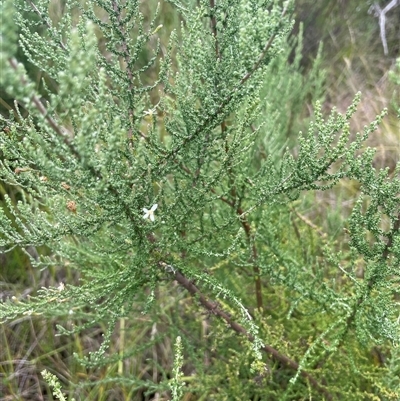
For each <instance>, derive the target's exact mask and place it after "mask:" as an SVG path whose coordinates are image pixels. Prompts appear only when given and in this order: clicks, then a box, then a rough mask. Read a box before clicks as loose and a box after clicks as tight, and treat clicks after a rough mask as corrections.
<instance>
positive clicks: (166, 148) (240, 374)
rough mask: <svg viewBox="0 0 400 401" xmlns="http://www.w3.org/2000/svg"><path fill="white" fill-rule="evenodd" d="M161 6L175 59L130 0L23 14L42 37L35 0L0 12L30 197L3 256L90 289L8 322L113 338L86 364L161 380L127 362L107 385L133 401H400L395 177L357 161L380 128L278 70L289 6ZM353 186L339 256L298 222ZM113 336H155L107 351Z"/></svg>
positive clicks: (286, 66)
mask: <svg viewBox="0 0 400 401" xmlns="http://www.w3.org/2000/svg"><path fill="white" fill-rule="evenodd" d="M170 3H171V6H168V7H170V8H168V10H169V12H170V13H171V15H172V13H175V14H173V15H175V16H178V15H179V17H176V18H177V19H178V18H179V21H180V24H179V25H177V27H176V29H174V30H173V31H172V32H171V34H170V38H169V40H168V43H167V44H165V43H166V42H165V41H164V39H165V35H166V32H165V31H166V30H167V29H168V27H167V26H166V27H163V26H162V25H161V24H160V23H159V22H160V18H161V17H162V16H160V15H159V10H158V11H156V12H155V13H154V15H153V16H152V18H150V19H149V18H146V17H147V14H146V16H145V15H144V14H143V13H142V12H141V5H140V2H139V1H129V2H117V1H111V2H105V1H103V0H92V1H87V2H75V1H73V0H68V1H66V2H65V7H66V9H65V12H64V13H63V14H62V17H61V18H60V19H59V20H57V21H56V20H52V19H51V18H49V17H48V15H47V7H48V4H47V2H45V1H38V2H29V4H28V5H27V7H28V9H30V10H31V12H33V13H36V14H37V16H39V17H40V21H41V22H40V24H44V26H45V27H46V30H45V32H44V33H43V34H41V35H39V34H37V33H35V32H34V31H33V29H35V25H34V24H33V23H32V22H29V21H32V20H33V19H32V18H30V19H29V18H28V17H26V15H25V14H24V12H25V13H26V12H27V10H25V8H24V7H25V6H19V4H16V5H13V2H12V1H8V0H7V1H3V2H2V6H1V7H2V9H1V11H2V15H3V20H4V21H3V22H4V23H3V24H2V26H1V38H2V49H1V62H0V68H1V71H2V74H1V78H0V85H1V86H3V87H4V88H5V89H6V90H7V93H8V94H9V95H10V96H11V97H12V98H14V99H16V103H15V108H14V110H13V112H12V113H11V114H10V115H9V116H7V117H3V118H2V121H3V124H4V126H5V128H4V130H3V132H2V134H1V136H0V146H1V148H0V149H1V152H2V158H1V165H0V175H1V179H2V181H3V183H5V184H7V185H9V186H16V187H18V188H19V189H20V190H21V200H19V201H18V202H17V203H12V202H11V200H10V199H9V198H8V197H7V196H5V198H4V204H5V206H4V208H3V209H0V212H1V215H0V216H1V217H0V233H1V237H0V238H1V239H0V246H1V247H3V250H4V252H9V251H11V250H13V249H14V248H15V247H19V248H21V249H27V248H29V247H35V248H37V249H39V250H41V249H43V251H40V252H38V254H37V253H35V254H34V256H32V252H31V253H29V252H27V254H28V255H29V257H30V259H31V264H32V266H34V267H35V268H36V269H46V268H49V267H57V268H61V267H64V268H68V269H72V270H75V271H77V272H79V275H80V280H79V282H78V283H73V282H71V283H70V282H66V283H64V282H62V283H60V284H59V286H55V287H44V288H41V289H40V290H39V291H37V294H35V296H32V297H30V298H29V299H25V298H24V297H16V296H14V297H10V298H9V299H7V300H6V301H4V302H2V303H1V304H0V319H1V320H2V321H3V323H5V322H7V321H12V320H14V319H16V318H18V317H21V316H24V315H29V316H40V317H41V318H46V319H56V320H59V322H62V321H63V320H62V317H65V316H66V317H68V321H67V323H66V324H64V325H59V326H58V333H59V334H77V333H82V332H84V331H87V330H88V329H90V328H93V327H105V330H104V333H103V342H102V344H101V346H100V347H99V349H98V350H96V351H94V352H90V353H89V354H87V355H85V356H83V357H79V356H78V355H76V357H77V358H78V360H79V362H80V363H81V364H83V365H84V366H86V367H87V368H96V367H102V366H106V365H110V364H113V363H115V362H118V363H119V364H122V362H123V361H125V362H126V361H128V360H130V359H132V358H137V359H135V360H136V361H138V363H140V364H141V366H143V369H145V370H147V371H150V372H153V374H148V375H145V378H144V379H143V378H142V376H143V375H141V374H135V372H133V371H130V370H128V369H126V370H124V367H123V366H124V365H119V368H118V371H117V372H115V371H112V372H110V373H109V374H108V375H107V376H106V377H105V378H104V379H103V383H108V384H110V385H111V386H112V387H117V386H120V387H124V388H126V389H130V390H129V391H131V392H130V393H129V394H130V395H129V397H133V396H137V397H139V395H138V394H139V392H140V391H142V389H143V388H144V389H145V391H147V394H148V396H149V395H150V394H153V395H155V394H158V396H159V397H160V396H162V397H164V399H167V398H168V394H172V396H173V398H174V399H176V400H178V399H183V398H182V397H183V394H184V393H188V394H189V393H191V394H192V396H193V397H198V398H196V399H208V400H246V399H251V400H256V399H268V400H285V399H287V400H303V399H311V398H313V399H325V400H333V399H346V400H360V399H387V400H395V399H397V397H398V395H397V391H398V381H397V380H396V379H395V378H396V369H397V368H396V363H395V362H393V361H394V360H395V359H396V358H397V356H396V355H397V353H396V352H395V349H394V348H393V344H395V343H397V341H398V324H397V316H398V308H397V303H396V294H397V293H396V291H397V290H396V288H397V285H398V279H399V274H398V267H399V257H400V247H399V238H400V237H399V227H400V215H399V203H400V201H399V199H400V198H399V196H398V194H399V189H400V182H399V180H398V178H397V176H398V173H399V170H398V169H397V170H396V171H395V172H394V173H393V174H389V171H388V170H382V171H376V170H375V169H374V167H373V164H372V162H373V157H374V151H373V149H368V148H366V147H365V145H364V142H365V140H366V139H367V138H368V136H369V135H370V134H371V133H373V132H374V130H375V129H376V127H377V125H378V124H379V122H380V121H381V119H382V118H383V116H384V114H385V112H382V114H381V115H379V116H377V118H376V120H375V121H373V122H372V123H371V124H370V125H369V126H367V127H365V129H364V131H363V132H362V133H356V134H353V133H351V132H350V120H351V118H352V115H353V114H354V112H355V111H356V107H357V103H358V101H359V99H360V95H359V94H357V95H356V97H355V99H354V102H353V103H352V104H351V105H350V106H349V108H348V110H347V112H346V113H345V114H343V115H342V114H340V113H338V112H337V111H336V110H332V112H331V113H330V114H329V115H328V116H324V115H323V112H322V107H321V105H320V103H319V102H318V100H321V99H322V96H323V93H322V91H321V88H322V81H323V72H321V71H320V67H319V58H318V59H317V60H316V61H315V63H314V67H313V69H312V70H311V71H310V72H309V73H308V74H305V75H302V74H301V71H300V54H301V41H300V43H299V44H298V46H297V50H294V54H295V56H294V58H293V57H291V58H292V60H293V62H292V63H288V61H287V60H288V58H289V54H291V52H292V49H293V45H292V46H291V45H289V44H288V40H287V38H288V35H289V32H290V30H291V27H292V11H293V10H292V7H293V5H292V3H291V2H284V3H283V5H281V4H280V2H277V1H244V0H235V1H218V2H214V1H209V2H206V1H200V2H192V1H186V2H179V1H175V0H174V1H171V2H170ZM163 7H166V6H165V5H163ZM165 10H166V8H164V11H165ZM164 18H166V17H165V16H164ZM174 18H175V17H174ZM174 18H172V20H173V21H174ZM172 23H173V22H172ZM17 29H19V31H17ZM18 37H19V40H20V42H19V43H20V46H21V47H22V48H23V50H24V52H25V55H26V57H27V58H28V60H29V62H30V63H32V64H33V65H35V66H36V67H37V68H38V69H39V70H40V71H41V72H42V74H43V79H42V81H41V92H39V91H38V87H37V85H35V83H34V81H33V80H32V77H30V76H29V75H28V74H27V73H26V71H25V69H24V66H23V65H22V64H20V63H19V62H18V61H17V59H16V58H15V54H16V51H17V38H18ZM310 99H312V101H313V102H315V103H316V106H315V110H314V115H313V117H312V121H311V122H308V120H307V119H308V117H307V116H306V115H305V112H304V107H303V105H304V104H305V102H306V101H309V100H310ZM22 109H23V110H24V111H26V112H27V113H23V112H22V111H21V110H22ZM301 121H303V123H304V126H307V127H308V128H306V133H301V132H300V133H297V132H298V129H299V128H301ZM344 179H348V180H353V182H355V183H356V185H358V186H359V188H360V190H359V198H358V200H357V201H356V203H355V205H354V208H353V210H352V213H351V216H350V218H349V219H348V221H344V222H343V225H345V226H346V227H345V231H346V232H345V234H344V235H343V236H341V237H340V239H341V240H342V241H346V244H347V245H348V246H347V245H346V246H344V247H342V250H341V251H339V248H340V247H339V245H338V243H337V242H336V241H335V240H334V239H333V238H330V237H329V236H328V235H327V233H323V232H322V231H321V229H320V228H319V227H317V226H316V225H315V224H314V223H312V222H311V221H310V219H308V218H307V217H305V216H304V215H303V214H302V213H301V212H300V211H299V209H301V201H302V200H306V201H307V200H308V201H309V199H311V198H310V196H312V194H313V193H315V192H316V191H327V190H329V189H331V188H333V187H334V186H335V185H336V184H338V182H339V181H340V180H344ZM329 234H330V233H329ZM44 247H45V248H44ZM166 310H168V312H166ZM143 314H144V315H145V318H143ZM127 321H132V322H133V323H132V325H131V326H125V322H127ZM68 322H69V323H68ZM71 322H74V323H73V324H72V323H71ZM117 323H119V328H120V335H121V336H125V333H126V332H127V331H129V328H131V329H132V327H133V326H138V327H141V328H143V333H145V335H143V336H142V337H141V338H140V339H136V340H135V342H134V344H133V345H130V344H128V343H126V342H125V343H124V344H121V349H120V352H119V353H118V354H112V353H111V352H109V349H110V345H111V343H112V341H113V332H114V331H115V330H116V325H117ZM124 326H125V328H124ZM121 338H122V337H121ZM175 339H176V341H175ZM121 341H122V339H121ZM174 342H175V343H176V358H175V363H172V362H171V360H170V358H163V357H162V353H163V352H162V349H166V348H169V346H170V344H171V343H174ZM163 346H164V347H165V348H163ZM157 347H158V348H157ZM151 350H156V354H154V353H153V354H152V353H151ZM392 351H393V352H392ZM165 352H166V353H167V354H168V355H171V354H172V352H170V351H165ZM149 358H151V359H150V360H149ZM389 361H391V362H389ZM180 370H182V372H180ZM154 372H160V374H159V375H157V374H155V375H154ZM48 377H51V380H52V386H56V387H57V391H58V392H60V394H62V393H61V389H60V387H59V384H57V383H56V382H54V377H53V376H48ZM75 380H78V379H77V378H75ZM90 386H93V383H90V382H87V383H79V386H78V387H77V388H75V390H71V393H74V392H75V393H76V394H77V395H79V391H82V388H85V387H90ZM139 390H140V391H139ZM71 395H72V394H71ZM104 397H105V398H104V399H112V395H110V396H109V398H106V396H104ZM129 397H128V396H127V399H131V398H129ZM137 399H139V398H137Z"/></svg>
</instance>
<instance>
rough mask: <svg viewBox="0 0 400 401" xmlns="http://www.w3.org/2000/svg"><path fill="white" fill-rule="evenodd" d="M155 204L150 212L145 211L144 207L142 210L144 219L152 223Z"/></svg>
mask: <svg viewBox="0 0 400 401" xmlns="http://www.w3.org/2000/svg"><path fill="white" fill-rule="evenodd" d="M157 206H158V205H157V203H155V204H154V205H153V206H152V207H151V209H150V210H148V209H146V208H145V207H144V208H143V212H144V216H143V218H144V219H148V218H149V219H150V220H151V221H154V211H155V210H156V209H157Z"/></svg>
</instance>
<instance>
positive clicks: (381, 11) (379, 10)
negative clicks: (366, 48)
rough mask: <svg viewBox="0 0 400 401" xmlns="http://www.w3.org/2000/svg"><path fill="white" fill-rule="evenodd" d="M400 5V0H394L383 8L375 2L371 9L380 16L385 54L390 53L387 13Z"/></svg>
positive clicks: (376, 15)
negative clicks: (387, 37)
mask: <svg viewBox="0 0 400 401" xmlns="http://www.w3.org/2000/svg"><path fill="white" fill-rule="evenodd" d="M398 5H400V0H392V1H391V2H390V3H389V4H387V5H386V7H384V8H383V9H382V8H381V7H380V6H379V4H378V3H374V4H373V5H372V6H371V7H370V9H369V12H373V13H374V15H375V17H378V18H379V30H380V35H381V42H382V46H383V53H384V54H385V56H387V55H388V54H389V50H388V45H387V41H386V26H385V25H386V13H388V12H389V11H390V10H391V9H392V8H394V7H397V6H398Z"/></svg>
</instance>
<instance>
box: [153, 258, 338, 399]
mask: <svg viewBox="0 0 400 401" xmlns="http://www.w3.org/2000/svg"><path fill="white" fill-rule="evenodd" d="M160 266H162V267H164V268H165V270H166V271H167V272H168V273H171V274H172V275H173V277H174V278H175V280H176V281H177V282H178V283H179V284H180V285H182V287H184V288H186V290H187V291H188V292H189V293H190V294H191V295H192V296H193V297H194V298H196V299H197V300H199V302H200V304H201V305H203V306H204V307H205V308H206V309H207V310H208V311H209V312H211V313H212V314H214V315H216V316H218V317H220V318H221V319H222V320H224V321H225V322H226V323H227V324H228V325H229V326H230V327H231V328H232V329H233V330H234V331H235V332H236V333H238V334H242V335H244V336H245V337H247V338H248V340H249V341H251V342H253V341H254V340H255V339H254V337H253V336H252V335H251V334H250V333H249V332H248V331H247V330H246V329H245V328H244V327H243V326H242V325H240V324H239V323H237V322H235V321H234V320H233V319H232V317H231V316H230V315H229V314H228V313H227V312H225V311H224V310H222V309H221V308H220V307H219V306H218V303H217V302H213V301H211V300H210V299H209V298H208V297H206V296H205V295H204V294H203V293H202V292H201V291H200V290H199V289H198V288H197V286H196V285H195V284H194V283H193V282H192V281H190V280H189V279H188V278H186V277H185V276H184V275H183V274H182V273H181V272H180V271H179V270H178V269H176V268H174V267H172V266H170V265H168V264H166V263H165V262H160ZM261 349H262V351H264V352H265V353H266V354H267V355H270V356H271V357H272V359H273V360H274V361H275V362H280V363H282V364H283V365H284V366H286V367H288V368H289V369H291V370H294V371H296V372H297V371H298V370H299V369H300V366H299V364H298V363H297V362H296V361H294V360H292V359H290V358H289V357H288V356H286V355H284V354H282V353H280V352H279V351H278V350H276V349H275V348H273V347H271V346H270V345H263V346H262V347H261ZM300 374H301V375H302V376H303V377H304V378H305V379H306V380H308V381H309V382H310V383H311V384H312V385H313V386H314V387H315V388H316V389H317V391H318V392H319V393H321V394H323V395H324V396H325V397H326V399H327V400H332V399H333V397H332V395H331V394H330V393H329V392H328V391H327V389H326V388H325V387H324V386H323V385H322V384H320V383H319V382H318V381H317V380H316V379H315V378H314V377H313V376H312V375H311V374H310V373H308V372H306V371H305V370H300Z"/></svg>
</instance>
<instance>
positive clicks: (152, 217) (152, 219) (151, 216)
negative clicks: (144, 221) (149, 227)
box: [150, 213, 154, 221]
mask: <svg viewBox="0 0 400 401" xmlns="http://www.w3.org/2000/svg"><path fill="white" fill-rule="evenodd" d="M150 220H151V221H154V213H150Z"/></svg>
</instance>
